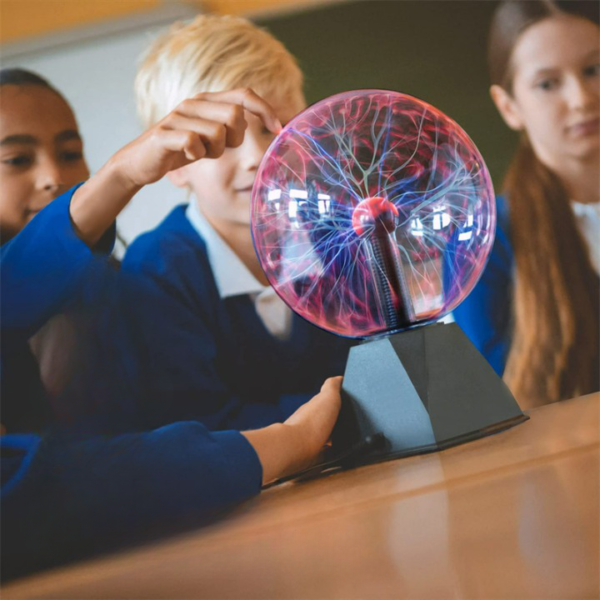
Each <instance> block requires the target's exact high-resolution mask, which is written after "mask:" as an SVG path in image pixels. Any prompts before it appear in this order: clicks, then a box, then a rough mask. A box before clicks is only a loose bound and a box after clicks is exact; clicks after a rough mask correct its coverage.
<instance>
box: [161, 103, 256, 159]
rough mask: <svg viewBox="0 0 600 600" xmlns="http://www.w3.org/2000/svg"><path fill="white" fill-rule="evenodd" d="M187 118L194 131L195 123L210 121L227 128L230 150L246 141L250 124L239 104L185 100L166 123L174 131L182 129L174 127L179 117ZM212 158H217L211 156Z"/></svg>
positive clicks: (226, 143) (226, 134)
mask: <svg viewBox="0 0 600 600" xmlns="http://www.w3.org/2000/svg"><path fill="white" fill-rule="evenodd" d="M182 116H183V117H187V118H188V119H190V120H189V121H188V123H189V124H190V127H191V128H192V130H194V131H196V129H195V128H194V127H193V121H195V120H198V121H209V122H213V123H219V124H221V125H224V126H225V129H226V131H225V145H226V146H227V147H229V148H237V147H238V146H240V145H241V143H242V142H243V141H244V132H245V131H246V129H247V127H248V123H247V121H246V119H245V118H244V109H243V108H242V106H241V105H239V104H228V103H225V102H214V101H207V100H201V99H199V98H190V99H189V100H184V101H183V102H182V103H181V104H180V105H179V106H178V107H177V109H176V110H175V111H174V112H173V113H171V114H170V115H169V116H168V117H167V118H166V119H165V121H164V123H165V124H167V125H168V126H172V127H173V128H174V129H178V128H180V127H179V126H175V125H173V123H174V122H175V121H177V119H178V117H182ZM199 133H200V131H199ZM211 158H216V157H213V156H211Z"/></svg>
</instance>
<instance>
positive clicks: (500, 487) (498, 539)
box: [2, 394, 600, 600]
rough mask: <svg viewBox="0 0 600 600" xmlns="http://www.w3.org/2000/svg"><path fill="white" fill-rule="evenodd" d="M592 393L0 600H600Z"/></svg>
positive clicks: (278, 495) (18, 588)
mask: <svg viewBox="0 0 600 600" xmlns="http://www.w3.org/2000/svg"><path fill="white" fill-rule="evenodd" d="M599 412H600V394H593V395H590V396H585V397H582V398H578V399H574V400H569V401H566V402H562V403H559V404H554V405H549V406H544V407H542V408H537V409H535V410H533V411H531V413H530V415H531V420H530V421H528V422H526V423H524V424H522V425H519V426H518V427H515V428H513V429H511V430H509V431H505V432H503V433H500V434H498V435H495V436H493V437H490V438H486V439H482V440H478V441H476V442H471V443H469V444H465V445H463V446H459V447H455V448H451V449H449V450H446V451H444V452H441V453H436V454H430V455H426V456H417V457H412V458H408V459H402V460H396V461H391V462H387V463H382V464H378V465H372V466H367V467H362V468H360V469H355V470H352V471H348V472H343V473H337V474H334V475H331V476H329V477H326V478H324V479H320V480H313V481H309V482H305V483H287V484H284V485H281V486H277V487H274V488H272V489H270V490H267V491H266V492H264V493H263V494H262V495H261V496H260V497H259V498H256V499H255V500H253V501H251V502H248V503H247V504H245V505H244V506H242V507H241V508H239V509H238V510H237V511H236V512H235V513H234V514H233V515H231V516H230V517H229V518H227V519H226V520H224V521H222V522H220V523H217V524H215V525H213V526H211V527H209V528H205V529H203V530H197V531H193V532H189V533H187V534H186V535H184V536H179V537H177V538H171V539H169V540H168V541H164V542H162V543H160V544H157V545H153V546H149V547H145V548H142V549H137V550H135V551H129V552H124V553H121V554H118V555H113V556H111V557H108V558H104V559H101V560H96V561H93V562H88V563H84V564H80V565H77V566H73V567H70V568H64V569H61V570H57V571H54V572H52V573H47V574H43V575H38V576H34V577H31V578H29V579H27V580H23V581H20V582H16V583H13V584H12V585H10V586H7V587H6V588H5V589H4V590H3V593H2V598H3V599H9V598H60V599H61V600H62V599H68V598H78V599H82V598H95V599H99V598H110V599H118V598H135V599H141V598H168V599H170V600H171V599H176V598H235V599H251V598H276V599H284V598H299V599H300V598H302V599H304V598H319V599H335V598H344V599H353V598H360V599H377V600H379V599H384V598H411V599H414V598H423V599H450V598H453V599H458V598H469V599H471V598H472V599H483V600H489V599H493V598H503V599H510V600H517V599H523V598H536V599H541V598H556V599H560V600H565V599H567V598H578V599H579V598H581V599H583V598H586V599H587V598H590V599H591V598H598V597H599V596H600V589H599V578H600V572H599V564H600V557H599V518H598V517H599V500H600V498H599V464H598V458H599V452H598V449H599V439H600V431H599Z"/></svg>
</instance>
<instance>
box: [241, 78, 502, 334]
mask: <svg viewBox="0 0 600 600" xmlns="http://www.w3.org/2000/svg"><path fill="white" fill-rule="evenodd" d="M495 211H496V209H495V201H494V192H493V188H492V183H491V179H490V176H489V173H488V171H487V168H486V166H485V164H484V162H483V159H482V157H481V155H480V153H479V151H478V150H477V148H476V147H475V144H474V143H473V142H472V141H471V139H470V138H469V136H468V135H467V134H466V133H465V132H464V131H463V130H462V129H461V128H460V127H459V125H457V124H456V123H455V122H454V121H453V120H452V119H450V118H449V117H447V116H446V115H444V114H443V113H442V112H440V111H439V110H437V109H436V108H434V107H433V106H431V105H429V104H427V103H426V102H423V101H421V100H418V99H417V98H413V97H411V96H408V95H405V94H400V93H398V92H392V91H385V90H359V91H351V92H345V93H342V94H337V95H335V96H331V97H330V98H326V99H325V100H322V101H320V102H317V103H316V104H314V105H313V106H311V107H309V108H307V109H306V110H305V111H303V112H302V113H300V114H299V115H297V116H296V117H295V118H294V119H292V120H291V121H290V122H289V123H288V124H287V125H286V126H285V127H284V129H283V131H282V132H281V133H280V134H279V135H278V136H277V138H276V139H275V140H273V142H272V143H271V145H270V147H269V149H268V150H267V152H266V154H265V156H264V158H263V160H262V162H261V164H260V167H259V170H258V173H257V176H256V179H255V182H254V187H253V190H252V235H253V239H254V246H255V249H256V252H257V254H258V257H259V260H260V263H261V265H262V268H263V269H264V271H265V273H266V276H267V278H268V280H269V282H270V283H271V285H272V286H273V287H274V288H275V290H276V291H277V293H278V294H279V295H280V296H281V298H283V300H284V301H285V302H286V303H287V304H288V305H289V306H290V307H291V308H292V309H293V310H294V311H295V312H296V313H297V314H299V315H300V316H302V317H304V318H305V319H307V320H308V321H310V322H312V323H313V324H315V325H317V326H319V327H321V328H323V329H325V330H328V331H331V332H334V333H337V334H340V335H343V336H348V337H357V338H365V337H370V336H374V335H379V334H382V333H386V332H394V331H399V330H402V329H406V328H408V327H411V326H413V325H417V324H423V323H428V322H431V321H436V320H439V319H440V318H441V317H443V316H444V315H445V314H447V313H448V312H450V311H452V309H454V308H455V307H456V306H457V305H458V304H459V303H460V302H461V301H462V300H463V299H464V298H465V296H466V295H467V294H468V293H469V292H470V291H471V289H472V288H473V286H474V285H475V283H476V282H477V280H478V278H479V276H480V275H481V272H482V270H483V268H484V266H485V263H486V260H487V257H488V254H489V252H490V250H491V247H492V243H493V240H494V231H495V223H496V212H495Z"/></svg>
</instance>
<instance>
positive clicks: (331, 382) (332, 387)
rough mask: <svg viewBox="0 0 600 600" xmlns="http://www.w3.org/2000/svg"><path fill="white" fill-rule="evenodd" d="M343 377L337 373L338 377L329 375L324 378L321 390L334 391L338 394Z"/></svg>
mask: <svg viewBox="0 0 600 600" xmlns="http://www.w3.org/2000/svg"><path fill="white" fill-rule="evenodd" d="M343 379H344V378H343V377H342V376H341V375H339V376H338V377H330V378H329V379H326V380H325V383H324V384H323V385H322V386H321V391H322V392H326V393H336V394H339V393H340V392H341V390H342V381H343Z"/></svg>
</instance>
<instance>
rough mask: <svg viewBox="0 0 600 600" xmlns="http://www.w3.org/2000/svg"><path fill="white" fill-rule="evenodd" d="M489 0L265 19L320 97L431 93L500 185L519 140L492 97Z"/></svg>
mask: <svg viewBox="0 0 600 600" xmlns="http://www.w3.org/2000/svg"><path fill="white" fill-rule="evenodd" d="M496 5H497V2H495V1H486V0H463V1H458V0H362V1H356V2H335V3H332V4H329V3H326V4H324V5H323V6H321V7H318V8H313V9H311V10H304V11H298V12H294V13H291V14H287V15H283V16H279V17H277V18H269V19H261V20H259V21H258V23H259V24H260V25H263V26H265V27H266V28H267V29H268V30H269V31H271V33H273V34H274V35H275V37H277V38H278V39H280V40H281V41H282V42H283V43H284V44H285V45H286V46H287V47H288V49H289V50H290V51H291V52H292V53H293V54H294V55H295V56H296V58H297V59H298V61H299V63H300V66H301V67H302V69H303V71H304V73H305V77H306V87H305V90H306V95H307V99H308V101H309V102H315V101H317V100H319V99H321V98H324V97H326V96H330V95H331V94H335V93H337V92H341V91H345V90H351V89H360V88H384V89H393V90H397V91H400V92H405V93H407V94H411V95H413V96H417V97H418V98H421V99H422V100H425V101H427V102H429V103H431V104H433V105H434V106H436V107H437V108H439V109H440V110H442V111H443V112H445V113H446V114H447V115H449V116H450V117H452V118H453V119H454V120H455V121H457V122H458V123H459V124H460V125H461V126H462V127H463V128H464V129H465V130H466V131H467V133H468V134H469V135H470V136H471V138H472V139H473V141H474V142H475V143H476V144H477V146H478V148H479V150H480V151H481V153H482V154H483V157H484V159H485V161H486V163H487V165H488V168H489V169H490V172H491V174H492V178H493V180H494V185H495V187H496V190H498V191H499V189H500V185H501V182H502V178H503V176H504V172H505V170H506V166H507V165H508V161H509V160H510V157H511V154H512V152H513V149H514V147H515V142H516V138H515V135H514V134H513V133H512V132H511V131H510V130H508V128H507V127H506V126H505V125H504V123H503V122H502V120H501V119H500V117H499V116H498V114H497V112H496V109H495V107H494V106H493V104H492V101H491V100H490V97H489V93H488V88H489V79H488V74H487V63H486V45H487V32H488V28H489V23H490V19H491V16H492V13H493V11H494V9H495V7H496Z"/></svg>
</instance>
